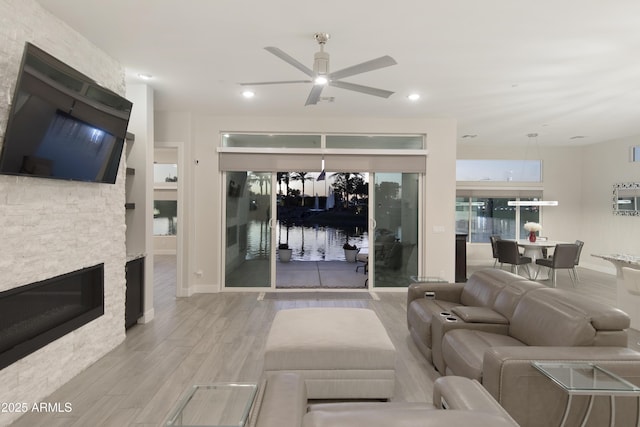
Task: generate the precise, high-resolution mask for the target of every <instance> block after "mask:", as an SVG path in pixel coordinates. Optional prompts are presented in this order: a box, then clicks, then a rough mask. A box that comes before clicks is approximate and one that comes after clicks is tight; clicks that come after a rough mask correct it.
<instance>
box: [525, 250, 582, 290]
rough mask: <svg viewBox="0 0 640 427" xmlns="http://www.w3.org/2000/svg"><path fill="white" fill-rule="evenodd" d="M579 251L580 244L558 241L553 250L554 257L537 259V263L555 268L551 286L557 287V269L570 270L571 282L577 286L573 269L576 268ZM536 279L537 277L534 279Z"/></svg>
mask: <svg viewBox="0 0 640 427" xmlns="http://www.w3.org/2000/svg"><path fill="white" fill-rule="evenodd" d="M577 253H578V245H576V244H575V243H558V244H557V245H556V246H555V249H554V250H553V257H552V258H541V259H537V260H536V264H537V265H541V266H543V267H547V268H550V269H551V270H553V274H552V275H551V286H552V287H554V288H555V287H556V276H557V274H556V273H557V271H558V270H560V269H567V270H569V277H570V278H571V283H572V284H573V286H574V287H575V286H576V282H575V278H574V277H573V275H572V274H571V271H572V270H573V269H574V268H575V262H576V255H577ZM534 280H535V279H534Z"/></svg>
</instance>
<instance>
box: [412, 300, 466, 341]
mask: <svg viewBox="0 0 640 427" xmlns="http://www.w3.org/2000/svg"><path fill="white" fill-rule="evenodd" d="M458 305H460V303H456V302H450V301H442V300H437V299H434V300H431V299H426V298H422V299H417V300H413V301H412V302H411V304H409V307H408V308H407V310H408V311H407V317H408V319H409V325H411V328H412V329H413V333H414V334H415V335H417V336H418V337H420V338H421V339H422V340H423V343H425V344H426V345H427V347H429V348H431V319H432V317H433V316H439V315H440V313H443V312H446V313H451V310H452V309H453V307H456V306H458Z"/></svg>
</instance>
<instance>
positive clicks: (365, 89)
mask: <svg viewBox="0 0 640 427" xmlns="http://www.w3.org/2000/svg"><path fill="white" fill-rule="evenodd" d="M329 86H335V87H339V88H340V89H347V90H353V91H356V92H361V93H366V94H367V95H374V96H379V97H381V98H388V97H390V96H391V95H393V94H394V92H391V91H389V90H383V89H376V88H375V87H370V86H362V85H357V84H355V83H347V82H341V81H339V80H331V81H330V82H329Z"/></svg>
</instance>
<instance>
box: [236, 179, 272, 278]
mask: <svg viewBox="0 0 640 427" xmlns="http://www.w3.org/2000/svg"><path fill="white" fill-rule="evenodd" d="M271 179H272V173H270V172H253V171H246V172H227V173H226V185H225V190H226V209H225V227H226V228H225V286H226V287H232V288H233V287H266V288H268V287H271V265H272V261H271V259H272V257H273V253H272V252H273V251H272V247H273V245H272V242H271V212H272V209H271V203H272V201H271V193H272V185H271V184H272V183H271Z"/></svg>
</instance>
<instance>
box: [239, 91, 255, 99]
mask: <svg viewBox="0 0 640 427" xmlns="http://www.w3.org/2000/svg"><path fill="white" fill-rule="evenodd" d="M242 96H244V97H245V98H253V97H254V96H256V93H255V92H254V91H252V90H245V91H243V92H242Z"/></svg>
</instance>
